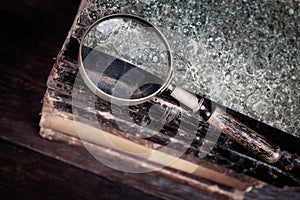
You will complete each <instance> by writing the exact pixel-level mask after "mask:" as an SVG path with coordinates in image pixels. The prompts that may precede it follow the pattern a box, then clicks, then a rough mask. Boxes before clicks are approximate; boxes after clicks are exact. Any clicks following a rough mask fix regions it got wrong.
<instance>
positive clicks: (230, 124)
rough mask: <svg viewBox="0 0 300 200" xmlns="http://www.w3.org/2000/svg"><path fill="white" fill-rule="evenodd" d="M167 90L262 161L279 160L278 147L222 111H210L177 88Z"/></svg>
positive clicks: (209, 108)
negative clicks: (170, 90)
mask: <svg viewBox="0 0 300 200" xmlns="http://www.w3.org/2000/svg"><path fill="white" fill-rule="evenodd" d="M169 89H172V93H171V96H172V97H174V98H175V99H177V100H178V101H179V102H181V103H183V104H185V105H186V106H188V107H189V108H191V109H192V110H193V111H194V112H197V111H199V113H200V116H201V118H202V119H203V120H205V121H206V122H207V123H208V124H209V125H211V126H212V127H214V128H216V129H217V130H219V131H220V132H222V133H224V134H227V135H228V136H229V137H231V138H232V139H233V140H234V141H236V142H237V143H239V144H240V145H242V146H244V147H245V148H246V149H248V150H249V151H251V152H253V153H254V154H255V155H257V156H259V157H260V158H261V159H263V160H264V161H266V162H268V163H275V162H277V161H278V160H279V159H280V157H281V151H280V148H279V147H276V146H274V145H272V144H270V143H269V142H268V141H267V140H266V139H265V138H264V137H262V136H261V135H259V134H258V133H257V132H255V131H254V130H252V129H250V128H249V127H247V126H246V125H244V124H243V123H241V122H239V121H238V120H236V119H235V118H234V117H232V116H231V115H229V114H228V113H226V112H225V111H224V110H223V109H221V108H219V107H216V108H215V109H214V110H212V108H211V104H210V103H207V102H206V101H205V100H204V98H200V99H199V98H197V97H196V96H194V95H192V94H191V93H189V92H187V91H185V90H183V89H181V88H179V87H173V88H169Z"/></svg>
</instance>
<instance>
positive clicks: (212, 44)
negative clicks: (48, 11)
mask: <svg viewBox="0 0 300 200" xmlns="http://www.w3.org/2000/svg"><path fill="white" fill-rule="evenodd" d="M89 2H90V4H89V6H88V7H86V8H85V9H84V10H83V12H82V14H81V16H80V19H79V20H78V28H77V30H76V31H75V32H74V33H73V36H74V37H77V38H79V39H80V38H81V36H82V34H83V32H84V30H85V29H86V28H87V27H88V26H89V25H90V24H91V23H93V22H94V21H95V20H97V19H99V18H100V17H102V16H105V15H109V14H113V13H130V14H135V15H138V16H140V17H143V18H145V19H147V20H148V21H150V22H151V23H153V24H155V25H156V26H157V27H158V28H159V29H160V30H161V31H162V32H163V33H164V35H165V36H166V38H167V39H168V41H169V43H170V45H171V48H172V50H173V56H174V69H175V76H174V80H173V82H174V83H175V84H177V85H179V86H181V87H183V88H185V89H187V90H189V91H191V92H194V93H198V94H200V95H204V96H206V97H208V98H210V99H211V100H213V101H216V102H218V103H220V104H222V105H224V106H227V107H229V108H232V109H234V110H236V111H239V112H241V113H243V114H245V115H248V116H251V117H253V118H255V119H257V120H259V121H262V122H264V123H267V124H269V125H271V126H274V127H276V128H278V129H280V130H283V131H285V132H287V133H290V134H293V135H296V136H298V137H299V135H300V133H299V130H300V112H299V110H300V68H299V64H300V51H299V49H300V23H299V22H300V1H297V0H285V1H280V0H277V1H274V0H255V1H252V0H219V1H216V0H215V1H214V0H202V1H196V0H188V1H178V0H176V1H175V0H147V1H146V0H140V1H139V0H113V1H108V0H90V1H89Z"/></svg>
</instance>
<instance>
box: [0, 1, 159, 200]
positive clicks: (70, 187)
mask: <svg viewBox="0 0 300 200" xmlns="http://www.w3.org/2000/svg"><path fill="white" fill-rule="evenodd" d="M79 3H80V1H79V0H66V1H57V0H2V1H1V5H0V21H1V23H0V26H1V30H0V33H1V43H0V56H1V61H0V66H1V68H0V199H62V198H64V199H65V198H72V199H141V198H143V199H154V197H152V196H149V195H147V194H144V193H142V192H140V191H138V190H135V189H133V188H131V187H128V186H126V185H122V184H120V183H115V182H111V181H109V180H106V179H104V178H102V177H99V176H96V175H94V174H92V173H90V172H87V171H85V170H80V169H79V168H77V167H74V166H73V165H69V164H66V163H65V162H61V161H60V159H59V153H64V154H65V155H66V154H68V153H70V151H73V152H75V153H73V154H72V155H73V157H74V158H73V159H76V153H78V152H79V153H80V151H79V150H78V152H77V149H76V148H73V149H71V150H68V149H66V148H64V146H65V145H63V144H59V143H57V142H51V141H47V140H44V139H42V138H40V136H39V135H38V132H39V126H38V123H39V119H40V115H39V113H40V111H41V107H42V104H41V100H42V98H43V95H44V92H45V90H46V84H45V83H46V80H47V77H48V74H49V72H50V70H51V68H52V66H53V63H54V60H53V58H55V57H56V55H57V54H58V52H59V50H60V48H61V46H62V44H63V42H64V40H65V38H66V36H67V33H68V30H69V29H70V27H71V25H72V23H73V20H74V17H75V15H76V13H77V9H78V6H79ZM70 148H71V147H70ZM79 153H78V154H79ZM72 155H70V157H72Z"/></svg>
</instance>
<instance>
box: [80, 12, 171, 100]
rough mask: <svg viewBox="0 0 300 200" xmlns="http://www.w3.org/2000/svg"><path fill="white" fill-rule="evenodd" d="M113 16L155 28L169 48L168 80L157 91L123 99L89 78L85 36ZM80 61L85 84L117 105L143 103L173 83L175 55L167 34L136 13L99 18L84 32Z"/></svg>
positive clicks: (113, 16)
mask: <svg viewBox="0 0 300 200" xmlns="http://www.w3.org/2000/svg"><path fill="white" fill-rule="evenodd" d="M113 18H128V19H134V20H137V21H139V22H141V23H143V24H145V25H147V26H149V27H150V28H153V29H154V31H155V32H156V33H157V35H158V36H159V37H160V39H161V40H162V42H163V43H164V45H165V46H166V48H167V52H168V62H169V72H168V75H167V77H166V81H165V82H164V84H163V85H162V86H161V87H160V88H159V89H158V90H157V91H155V92H153V93H152V94H150V95H148V96H145V97H142V98H138V99H123V98H119V97H115V96H113V95H110V94H107V93H106V92H103V91H102V90H101V89H99V88H98V87H97V86H96V85H95V84H94V83H93V82H92V80H91V79H90V78H89V76H88V74H87V72H86V70H85V67H84V64H83V60H82V55H81V54H82V47H83V41H84V38H85V37H86V36H87V34H89V32H90V30H91V29H92V28H94V27H95V26H97V25H98V24H99V23H101V22H102V21H105V20H108V19H113ZM78 62H79V72H80V74H81V77H82V79H83V81H84V82H85V84H86V85H87V86H88V88H89V89H90V90H91V91H92V92H93V93H94V94H96V95H97V96H99V97H100V98H102V99H104V100H106V101H108V102H111V103H113V104H116V105H126V106H130V105H137V104H141V103H144V102H146V101H148V100H149V99H151V98H152V97H155V96H157V95H158V94H160V93H161V92H162V91H164V90H165V89H166V88H167V87H168V86H169V85H170V83H171V80H172V77H173V56H172V49H171V47H170V45H169V43H168V41H167V39H166V38H165V36H164V35H163V33H162V32H161V31H160V30H159V29H158V28H156V26H155V25H153V24H152V23H150V22H148V21H147V20H145V19H143V18H141V17H139V16H136V15H132V14H124V13H118V14H112V15H107V16H104V17H102V18H100V19H98V20H97V21H95V22H94V23H93V24H92V25H91V26H90V27H89V28H88V29H87V30H86V31H85V33H84V35H83V37H82V39H81V41H80V46H79V53H78Z"/></svg>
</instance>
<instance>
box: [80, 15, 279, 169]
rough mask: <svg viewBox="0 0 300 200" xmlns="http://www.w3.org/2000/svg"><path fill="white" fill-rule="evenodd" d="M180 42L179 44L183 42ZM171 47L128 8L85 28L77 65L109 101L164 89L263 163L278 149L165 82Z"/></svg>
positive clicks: (123, 101) (142, 98)
mask: <svg viewBox="0 0 300 200" xmlns="http://www.w3.org/2000/svg"><path fill="white" fill-rule="evenodd" d="M183 45H184V44H183ZM172 62H173V58H172V50H171V47H170V45H169V43H168V41H167V39H166V38H165V36H164V35H163V34H162V32H161V31H160V30H159V29H158V28H156V27H155V26H154V25H153V24H151V23H150V22H148V21H146V20H145V19H143V18H141V17H138V16H135V15H129V14H115V15H109V16H106V17H103V18H101V19H99V20H97V21H96V22H95V23H94V24H92V25H91V26H90V27H89V28H88V29H87V31H86V32H85V34H84V36H83V38H82V40H81V43H80V48H79V66H80V67H79V71H80V74H81V76H82V78H83V80H84V82H85V84H86V85H87V86H88V88H89V89H90V90H91V91H92V92H93V93H94V94H96V95H97V96H99V97H100V98H102V99H104V100H106V101H109V102H111V103H113V104H115V105H120V106H130V105H137V104H141V103H143V102H146V101H148V100H150V99H151V98H153V97H155V96H157V95H159V94H160V93H162V92H163V91H165V90H169V91H170V95H171V96H172V97H173V98H175V99H177V100H178V101H179V102H181V103H182V104H184V105H186V106H187V107H189V108H190V109H191V110H192V111H194V112H199V115H200V117H201V118H202V119H203V120H204V121H206V122H207V123H208V124H210V125H211V126H213V127H214V128H216V129H218V130H220V131H221V132H223V133H225V134H227V135H229V136H230V137H231V138H232V139H233V140H235V141H236V142H238V143H239V144H241V145H242V146H244V147H245V148H246V149H248V150H250V151H252V152H253V153H255V154H256V155H257V156H259V157H260V158H262V159H263V160H265V161H266V162H269V163H275V162H277V161H278V160H279V159H280V157H281V151H280V149H279V148H278V147H276V146H273V145H272V144H270V143H269V142H268V141H266V139H265V138H263V137H262V136H260V135H259V134H258V133H256V132H255V131H253V130H251V129H250V128H248V127H247V126H246V125H244V124H242V123H241V122H239V121H237V120H236V119H234V118H233V117H232V116H230V115H229V114H227V113H226V112H225V111H224V110H222V109H221V108H219V107H216V108H212V107H211V105H210V103H209V102H208V101H207V100H206V99H204V98H198V97H197V96H195V95H193V94H191V93H189V92H188V91H185V90H183V89H181V88H179V87H177V86H175V85H173V84H171V81H172V76H173V63H172Z"/></svg>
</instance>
